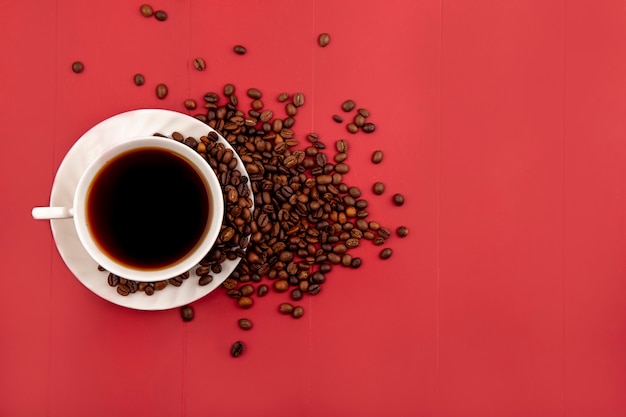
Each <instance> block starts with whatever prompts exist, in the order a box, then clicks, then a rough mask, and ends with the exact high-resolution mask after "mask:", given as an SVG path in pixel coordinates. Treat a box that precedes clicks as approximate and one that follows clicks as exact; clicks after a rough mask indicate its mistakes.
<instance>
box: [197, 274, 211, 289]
mask: <svg viewBox="0 0 626 417" xmlns="http://www.w3.org/2000/svg"><path fill="white" fill-rule="evenodd" d="M211 282H213V276H211V275H208V274H207V275H202V276H201V277H200V279H199V280H198V284H199V285H200V286H202V287H203V286H205V285H209V284H210V283H211Z"/></svg>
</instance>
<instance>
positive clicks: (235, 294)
mask: <svg viewBox="0 0 626 417" xmlns="http://www.w3.org/2000/svg"><path fill="white" fill-rule="evenodd" d="M226 295H227V296H229V297H230V298H241V291H239V290H228V291H226Z"/></svg>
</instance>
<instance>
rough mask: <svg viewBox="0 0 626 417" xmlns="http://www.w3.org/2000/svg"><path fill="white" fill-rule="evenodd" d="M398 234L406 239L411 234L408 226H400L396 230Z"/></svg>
mask: <svg viewBox="0 0 626 417" xmlns="http://www.w3.org/2000/svg"><path fill="white" fill-rule="evenodd" d="M396 234H397V235H398V236H400V237H406V236H407V235H408V234H409V229H408V228H407V227H406V226H400V227H398V228H397V229H396Z"/></svg>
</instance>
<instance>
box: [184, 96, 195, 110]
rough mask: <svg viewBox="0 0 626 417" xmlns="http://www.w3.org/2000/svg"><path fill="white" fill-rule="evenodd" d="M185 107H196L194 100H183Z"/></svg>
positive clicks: (190, 108) (188, 108) (189, 108)
mask: <svg viewBox="0 0 626 417" xmlns="http://www.w3.org/2000/svg"><path fill="white" fill-rule="evenodd" d="M185 108H186V109H187V110H193V109H195V108H196V101H195V100H192V99H189V100H185Z"/></svg>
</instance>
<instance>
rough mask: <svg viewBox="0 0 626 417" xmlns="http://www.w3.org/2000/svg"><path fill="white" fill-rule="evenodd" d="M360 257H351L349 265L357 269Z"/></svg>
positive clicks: (359, 264)
mask: <svg viewBox="0 0 626 417" xmlns="http://www.w3.org/2000/svg"><path fill="white" fill-rule="evenodd" d="M361 263H362V261H361V258H353V259H352V262H351V263H350V266H351V267H352V268H354V269H357V268H359V267H360V266H361Z"/></svg>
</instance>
